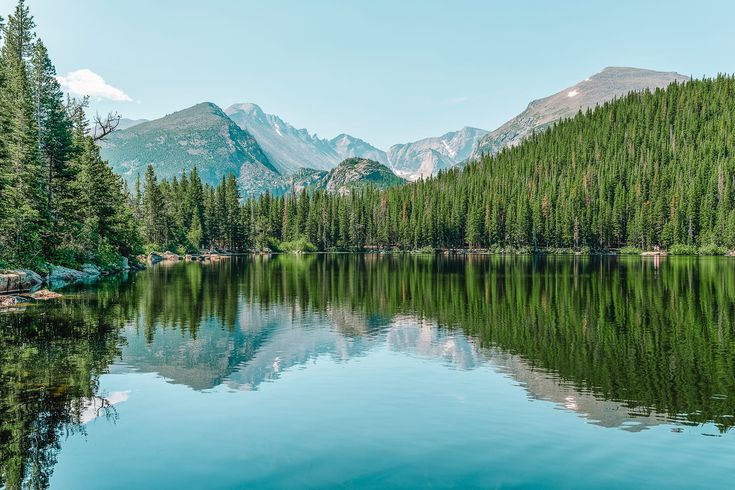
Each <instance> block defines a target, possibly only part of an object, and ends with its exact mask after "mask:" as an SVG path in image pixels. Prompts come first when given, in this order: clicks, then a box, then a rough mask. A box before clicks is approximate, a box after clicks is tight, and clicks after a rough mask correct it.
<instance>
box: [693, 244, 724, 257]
mask: <svg viewBox="0 0 735 490" xmlns="http://www.w3.org/2000/svg"><path fill="white" fill-rule="evenodd" d="M726 254H727V249H726V248H723V247H720V246H717V245H714V244H710V245H702V246H701V247H699V255H726Z"/></svg>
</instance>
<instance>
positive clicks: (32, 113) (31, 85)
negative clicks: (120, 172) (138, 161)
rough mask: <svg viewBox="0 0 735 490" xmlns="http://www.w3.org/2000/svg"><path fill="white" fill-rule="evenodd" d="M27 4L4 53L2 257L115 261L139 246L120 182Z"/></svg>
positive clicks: (34, 263) (38, 263)
mask: <svg viewBox="0 0 735 490" xmlns="http://www.w3.org/2000/svg"><path fill="white" fill-rule="evenodd" d="M34 28H35V23H34V21H33V17H32V16H31V15H30V12H29V10H28V7H26V5H25V3H24V2H23V1H20V2H19V3H18V5H17V7H16V9H15V12H14V14H13V15H11V16H9V18H8V22H7V24H6V25H5V26H4V28H3V30H2V33H3V36H2V38H3V39H2V40H3V45H2V49H1V50H0V202H2V205H1V206H0V259H1V260H3V261H4V262H5V263H7V264H10V265H13V266H26V267H30V268H35V269H38V268H40V267H43V266H44V264H45V263H46V262H47V261H50V260H56V261H58V262H59V263H63V264H65V265H69V266H76V265H79V263H80V262H83V261H90V260H91V261H93V262H97V263H101V264H104V263H108V262H111V261H112V258H113V257H116V258H117V260H116V261H115V262H116V263H119V258H120V256H121V255H129V254H131V253H133V252H134V251H135V250H136V249H137V248H138V247H139V243H140V240H139V237H138V231H137V226H136V225H135V223H134V218H133V215H132V212H131V209H130V206H129V196H128V195H127V191H126V190H125V187H124V185H123V182H122V180H121V179H120V178H119V177H117V176H116V175H115V174H113V173H112V170H111V169H110V167H109V166H108V165H107V163H106V162H105V161H103V160H102V159H101V158H100V156H99V150H98V148H97V145H96V144H95V142H94V141H93V138H92V137H91V136H89V135H87V134H86V132H87V130H88V123H87V121H86V119H85V117H84V108H85V105H86V100H83V101H81V102H80V101H75V100H72V99H69V100H67V101H66V103H65V102H64V100H63V96H62V92H61V89H60V87H59V83H58V82H57V80H56V78H55V75H56V71H55V69H54V67H53V64H52V63H51V61H50V59H49V57H48V52H47V50H46V47H45V46H44V44H43V42H42V41H41V40H40V39H36V35H35V32H34Z"/></svg>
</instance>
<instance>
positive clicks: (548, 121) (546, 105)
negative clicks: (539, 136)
mask: <svg viewBox="0 0 735 490" xmlns="http://www.w3.org/2000/svg"><path fill="white" fill-rule="evenodd" d="M688 80H689V77H686V76H684V75H680V74H678V73H676V72H662V71H653V70H643V69H640V68H624V67H608V68H605V69H604V70H602V71H601V72H600V73H597V74H595V75H592V76H591V77H589V78H585V79H584V80H582V81H581V82H579V83H577V84H575V85H572V86H571V87H567V88H565V89H564V90H562V91H560V92H557V93H555V94H554V95H551V96H549V97H545V98H543V99H538V100H534V101H533V102H531V103H530V104H528V107H527V108H526V110H525V111H523V112H522V113H520V114H519V115H517V116H516V117H514V118H513V119H511V120H510V121H508V122H506V123H505V124H503V125H502V126H500V127H499V128H498V129H496V130H495V131H493V132H491V133H488V134H487V135H485V136H484V137H483V138H482V139H480V140H479V141H478V142H477V145H476V147H475V148H474V149H473V151H472V155H471V158H473V159H475V158H478V157H479V156H480V155H481V154H482V153H485V154H495V153H497V152H498V151H500V150H501V149H503V148H505V147H507V146H515V145H517V144H518V143H520V142H521V141H523V140H524V139H525V138H526V137H528V136H529V135H531V134H533V133H534V132H539V131H543V130H544V129H546V128H548V127H549V126H551V125H552V124H554V123H555V122H556V121H559V120H560V119H565V118H569V117H573V116H574V115H576V114H577V112H579V111H585V110H587V109H589V108H594V107H595V106H596V105H601V104H604V103H605V102H608V101H610V100H612V99H614V98H618V97H621V96H623V95H626V94H628V93H629V92H640V91H642V90H645V89H650V90H653V89H656V88H664V87H666V86H668V85H669V84H671V83H672V82H680V83H681V82H686V81H688Z"/></svg>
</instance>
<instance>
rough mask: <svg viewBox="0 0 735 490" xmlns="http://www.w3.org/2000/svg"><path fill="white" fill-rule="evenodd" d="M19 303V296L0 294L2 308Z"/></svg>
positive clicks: (0, 306)
mask: <svg viewBox="0 0 735 490" xmlns="http://www.w3.org/2000/svg"><path fill="white" fill-rule="evenodd" d="M16 304H18V298H17V296H0V308H12V307H13V306H15V305H16Z"/></svg>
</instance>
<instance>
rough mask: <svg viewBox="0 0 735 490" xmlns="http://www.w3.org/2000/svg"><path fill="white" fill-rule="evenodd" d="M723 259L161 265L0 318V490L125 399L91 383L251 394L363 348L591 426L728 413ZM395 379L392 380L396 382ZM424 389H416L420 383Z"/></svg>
mask: <svg viewBox="0 0 735 490" xmlns="http://www.w3.org/2000/svg"><path fill="white" fill-rule="evenodd" d="M734 307H735V266H733V264H731V263H730V262H729V261H728V260H726V259H673V258H672V259H667V260H664V261H659V262H657V263H654V262H653V261H651V260H646V259H641V258H638V257H633V258H614V257H601V258H580V257H574V258H568V257H560V258H554V257H550V258H538V257H536V258H531V257H510V258H508V257H464V258H447V257H434V256H378V255H316V256H302V257H293V256H277V257H271V258H268V257H254V258H238V259H232V260H228V261H221V262H218V263H212V264H199V263H192V264H184V263H180V264H172V265H163V266H160V267H155V268H152V269H151V270H148V271H145V272H142V273H138V274H135V275H131V276H129V277H126V278H120V279H110V280H107V281H105V282H103V283H101V284H99V285H95V286H85V287H82V286H80V287H79V288H77V289H76V290H72V291H68V292H67V295H66V298H64V299H63V300H60V301H56V302H53V303H50V304H47V305H39V306H37V307H36V306H34V307H32V308H28V309H26V310H24V311H16V312H9V313H6V314H3V315H0V352H1V353H0V364H1V366H0V368H1V369H0V376H1V378H0V461H2V467H0V475H2V476H0V483H4V484H5V485H6V486H8V487H9V488H13V487H14V486H17V484H18V482H22V481H26V482H29V481H33V482H35V483H38V486H45V485H46V484H47V483H48V479H49V475H50V474H51V471H52V469H53V465H54V463H55V454H56V452H57V451H58V450H59V448H60V445H61V441H62V439H63V437H62V435H64V434H66V433H68V432H70V431H71V432H74V431H83V430H84V424H85V423H88V422H90V421H91V420H93V419H95V418H97V417H98V416H101V415H105V416H108V417H113V418H114V417H115V404H118V403H124V402H125V401H126V400H127V399H128V397H129V396H134V394H129V393H127V392H114V393H100V392H99V389H98V385H99V377H100V376H101V375H102V374H104V373H106V372H115V373H126V372H150V373H155V374H157V375H159V376H161V377H163V378H165V379H166V380H167V381H169V382H170V383H176V384H182V385H186V386H188V387H190V388H191V389H193V390H201V391H206V390H211V389H214V388H216V387H218V386H222V385H224V386H226V387H228V388H230V389H232V390H257V389H258V387H259V386H260V385H261V384H262V383H265V382H278V380H279V379H280V377H281V376H282V375H283V372H284V371H288V370H289V369H292V368H294V367H298V366H308V365H309V363H310V362H312V361H315V360H316V359H317V358H319V357H321V356H328V357H330V358H332V359H333V360H335V361H336V362H340V363H350V362H352V361H353V360H354V359H355V358H360V357H362V356H366V355H368V354H369V353H370V352H371V351H374V350H375V349H382V348H386V349H388V350H389V351H391V352H397V353H401V354H402V355H409V356H414V357H417V358H421V359H425V360H431V361H439V362H441V363H443V364H445V365H446V366H447V367H448V368H451V369H458V370H474V369H476V368H479V367H491V368H493V369H495V370H497V371H499V372H501V373H503V374H504V375H505V376H507V377H508V378H509V379H510V380H512V382H513V383H516V384H518V385H520V386H522V387H523V389H525V390H526V392H527V393H528V397H529V398H531V399H538V400H546V401H550V402H553V404H554V406H555V407H557V408H558V409H561V410H568V411H573V412H575V413H577V414H579V416H580V417H582V418H583V419H584V420H586V421H587V422H589V423H593V424H597V425H599V426H602V427H615V428H621V429H624V430H626V431H639V430H642V429H645V428H647V427H651V426H654V425H659V424H663V423H666V424H671V423H673V424H684V425H692V424H694V425H696V424H704V423H713V424H714V425H715V426H716V427H717V428H718V429H719V431H720V432H721V433H724V432H727V431H728V430H729V429H730V427H731V426H732V423H733V418H732V415H733V414H734V413H735V406H734V404H735V370H733V366H734V365H735V344H734V343H733V338H734V334H735V332H734V331H733V319H735V308H734ZM397 374H398V373H397ZM427 381H430V380H427Z"/></svg>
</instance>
